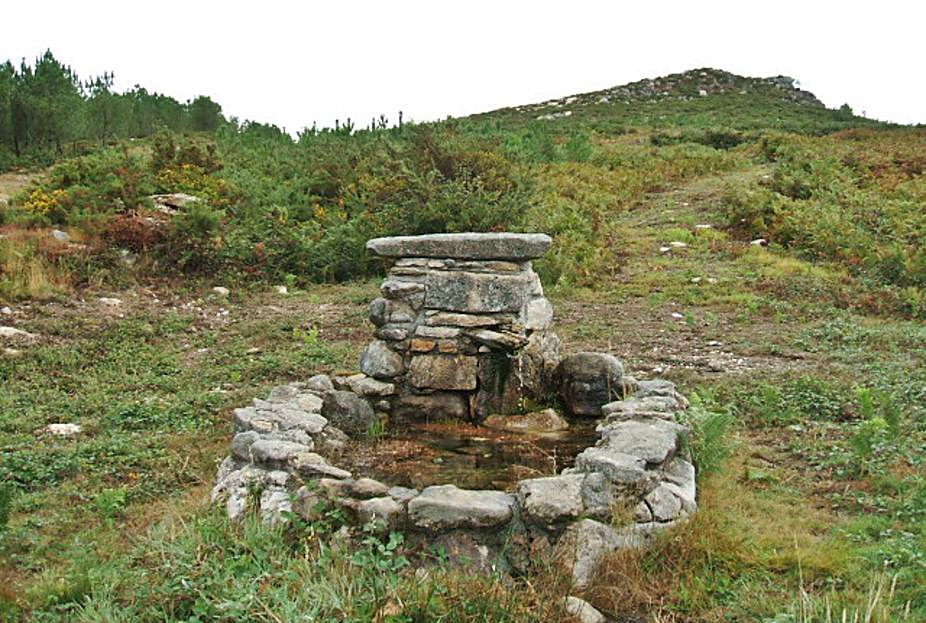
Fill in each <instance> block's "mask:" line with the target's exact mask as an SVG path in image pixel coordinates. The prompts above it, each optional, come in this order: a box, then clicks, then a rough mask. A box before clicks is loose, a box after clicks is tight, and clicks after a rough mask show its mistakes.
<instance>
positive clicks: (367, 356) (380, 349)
mask: <svg viewBox="0 0 926 623" xmlns="http://www.w3.org/2000/svg"><path fill="white" fill-rule="evenodd" d="M360 370H361V372H363V373H364V374H366V375H367V376H372V377H373V378H376V379H391V378H392V377H394V376H398V375H399V374H402V372H404V371H405V364H404V362H403V360H402V355H400V354H399V353H397V352H395V351H394V350H392V349H391V348H389V345H388V344H386V342H383V341H382V340H374V341H373V342H370V344H369V345H368V346H367V348H366V350H364V351H363V355H361V357H360Z"/></svg>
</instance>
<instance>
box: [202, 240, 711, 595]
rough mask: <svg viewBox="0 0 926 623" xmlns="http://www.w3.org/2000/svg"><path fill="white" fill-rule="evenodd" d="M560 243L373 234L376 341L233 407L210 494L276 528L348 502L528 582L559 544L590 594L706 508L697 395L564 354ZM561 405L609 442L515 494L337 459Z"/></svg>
mask: <svg viewBox="0 0 926 623" xmlns="http://www.w3.org/2000/svg"><path fill="white" fill-rule="evenodd" d="M550 243H551V240H550V238H549V237H548V236H546V235H543V234H473V233H469V234H432V235H426V236H407V237H393V238H377V239H374V240H370V241H369V242H368V243H367V249H368V250H369V251H370V252H372V253H374V254H376V255H378V256H380V257H382V258H384V259H385V260H386V261H387V262H388V264H389V266H388V270H387V276H386V279H385V280H384V282H383V284H382V287H381V292H382V297H380V298H376V299H375V300H373V301H372V302H371V304H370V308H369V310H370V313H369V316H370V321H371V322H372V324H373V325H374V327H375V329H374V340H373V341H372V342H371V343H370V344H369V346H367V348H366V349H365V350H364V352H363V355H362V357H361V360H360V370H361V372H360V373H358V374H355V375H350V376H336V377H334V378H330V377H328V376H326V375H316V376H312V377H311V378H308V379H307V380H306V381H305V382H299V383H293V384H290V385H286V386H282V387H278V388H276V389H274V390H273V391H272V392H271V393H270V395H269V396H268V397H267V399H266V400H255V401H254V403H253V404H252V405H251V406H248V407H244V408H241V409H236V410H235V414H234V428H235V431H236V433H235V435H234V437H233V439H232V449H231V450H232V451H231V454H230V455H229V456H228V457H226V459H225V460H224V461H223V462H222V465H221V466H220V467H219V473H218V477H217V484H216V486H215V488H214V490H213V500H214V501H216V502H219V501H221V502H224V503H225V505H226V509H227V511H228V515H229V517H230V518H232V519H235V520H237V519H240V518H241V517H243V516H244V515H245V513H246V512H248V510H249V508H250V507H251V506H256V507H257V508H256V509H255V510H257V511H259V512H260V514H261V516H262V517H263V518H264V520H265V521H268V522H279V521H285V520H286V516H287V515H286V513H287V512H296V513H298V514H300V515H302V516H303V517H305V518H306V519H309V520H311V519H312V518H313V513H315V512H316V511H315V510H313V509H317V508H318V506H319V504H320V503H323V504H330V505H335V506H339V507H341V508H343V509H344V510H345V511H347V514H348V516H350V517H352V518H353V520H354V521H355V522H356V523H357V524H372V525H375V526H378V527H379V528H380V529H382V530H403V531H405V532H406V534H407V535H408V536H409V538H410V539H412V540H416V539H418V540H426V541H429V542H433V543H438V544H441V545H443V546H444V547H445V548H446V549H447V550H448V551H449V552H450V553H451V554H452V553H454V552H456V553H459V554H461V555H464V556H465V557H466V558H469V559H472V558H473V557H474V556H475V558H476V559H477V562H478V561H481V564H482V566H483V567H486V568H489V567H491V568H494V569H504V570H508V571H511V572H516V573H517V572H525V571H526V570H527V569H528V568H529V567H530V565H531V560H532V559H533V558H534V557H535V556H536V555H537V553H538V552H546V553H548V554H549V555H551V556H557V557H560V558H561V559H563V560H564V561H566V563H567V564H568V565H569V568H570V569H571V571H572V573H573V576H574V579H575V582H576V584H578V585H582V584H584V583H586V582H587V581H588V580H589V578H590V577H591V575H592V573H593V572H594V568H595V566H596V565H597V564H598V562H599V561H600V559H601V557H602V556H604V555H605V554H606V553H607V552H609V551H613V550H615V549H619V548H623V547H638V546H640V545H642V544H643V543H645V541H646V540H647V539H648V538H649V537H650V536H651V535H652V534H653V533H655V532H656V531H658V530H661V529H663V528H666V527H669V526H671V525H674V524H675V523H676V522H677V521H679V520H681V519H683V518H684V517H686V516H687V515H689V514H690V513H692V512H694V510H695V509H696V501H695V500H696V490H695V468H694V466H693V465H692V464H691V462H690V461H689V459H688V457H687V456H686V453H685V450H684V444H682V443H681V442H680V441H681V440H682V439H683V438H684V436H685V435H686V434H687V429H686V428H685V427H684V426H682V425H681V424H679V423H677V422H676V414H677V413H679V412H682V411H684V409H686V408H687V406H688V403H687V401H686V400H685V398H684V397H682V396H681V395H680V394H678V392H677V391H676V390H675V387H674V385H673V384H672V383H669V382H668V381H662V380H640V381H637V380H636V379H633V378H632V377H629V376H627V375H625V374H624V371H623V368H622V366H621V364H620V362H618V361H617V360H616V359H615V358H614V357H613V356H611V355H609V354H605V353H588V352H585V353H577V354H574V355H571V356H568V357H565V358H561V357H560V353H559V348H560V342H559V339H558V338H557V337H556V335H555V334H554V333H553V332H552V329H551V327H552V322H553V308H552V306H551V304H550V302H549V301H548V300H547V299H546V298H545V297H544V295H543V288H542V286H541V283H540V279H539V278H538V276H537V274H536V273H535V272H534V271H533V268H532V264H531V262H532V261H533V260H534V259H537V258H539V257H541V256H542V255H543V254H544V253H545V252H546V251H547V249H548V248H549V246H550ZM554 403H556V404H559V405H561V406H562V407H563V408H564V409H565V410H566V411H567V412H569V414H570V415H572V416H578V417H586V418H594V419H595V420H596V421H597V429H596V430H597V440H596V441H595V442H594V443H593V445H591V446H590V447H587V448H585V449H584V450H583V451H581V452H579V453H578V455H577V456H576V457H575V460H574V464H573V466H572V467H569V468H567V469H564V470H561V471H560V472H559V473H555V474H549V475H545V476H541V477H537V478H527V479H523V480H520V481H518V482H516V483H514V484H513V485H512V486H511V487H510V488H509V490H505V491H502V490H467V489H461V488H459V487H457V486H455V485H453V484H444V485H437V486H427V487H425V488H423V490H421V491H418V490H416V489H411V488H407V487H402V486H390V484H389V483H383V482H379V481H377V480H373V479H371V478H364V477H362V475H359V474H353V473H351V472H350V471H349V470H346V469H344V468H343V467H340V466H337V465H335V464H334V461H336V460H337V459H338V457H339V456H341V451H342V450H343V448H344V446H345V444H347V443H351V441H350V437H352V436H353V437H358V438H362V437H363V436H364V435H365V434H366V433H367V432H368V431H369V430H370V429H371V428H372V427H379V426H381V425H382V423H383V422H385V423H386V426H387V428H388V427H397V426H404V425H406V424H407V423H409V422H421V421H435V420H437V421H440V420H448V419H449V420H454V419H456V420H465V421H469V422H475V423H478V422H481V421H483V420H484V419H485V418H486V417H487V416H492V417H493V418H498V417H502V418H504V417H517V415H516V414H519V413H522V412H523V411H524V410H525V409H526V408H527V407H528V406H535V405H551V404H554ZM255 492H256V493H255Z"/></svg>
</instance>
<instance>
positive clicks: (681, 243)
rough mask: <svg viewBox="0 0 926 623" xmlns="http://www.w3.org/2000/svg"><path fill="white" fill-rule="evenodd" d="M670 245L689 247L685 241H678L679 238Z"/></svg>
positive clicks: (676, 247) (681, 247)
mask: <svg viewBox="0 0 926 623" xmlns="http://www.w3.org/2000/svg"><path fill="white" fill-rule="evenodd" d="M669 246H670V247H673V248H675V249H683V248H685V247H687V246H688V244H687V243H685V242H680V241H678V240H673V241H672V242H670V243H669Z"/></svg>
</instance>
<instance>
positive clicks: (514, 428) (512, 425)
mask: <svg viewBox="0 0 926 623" xmlns="http://www.w3.org/2000/svg"><path fill="white" fill-rule="evenodd" d="M482 425H483V426H485V427H486V428H494V429H496V430H506V431H509V432H512V433H550V432H556V431H562V430H566V429H568V428H569V422H567V421H566V420H565V418H563V416H561V415H560V414H559V413H557V412H556V411H555V410H553V409H543V410H541V411H532V412H530V413H521V414H516V415H490V416H489V417H487V418H486V419H484V420H483V421H482Z"/></svg>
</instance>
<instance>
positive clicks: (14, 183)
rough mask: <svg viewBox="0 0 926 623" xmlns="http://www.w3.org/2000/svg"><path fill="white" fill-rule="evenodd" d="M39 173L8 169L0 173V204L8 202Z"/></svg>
mask: <svg viewBox="0 0 926 623" xmlns="http://www.w3.org/2000/svg"><path fill="white" fill-rule="evenodd" d="M39 175H40V174H39V173H35V172H22V171H8V172H6V173H0V206H3V205H4V204H8V203H9V202H10V200H11V199H12V198H13V197H15V196H16V195H17V194H18V193H19V192H20V191H22V190H23V189H24V188H26V187H27V186H28V185H29V184H31V183H32V181H33V180H35V179H36V178H37V177H39Z"/></svg>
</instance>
